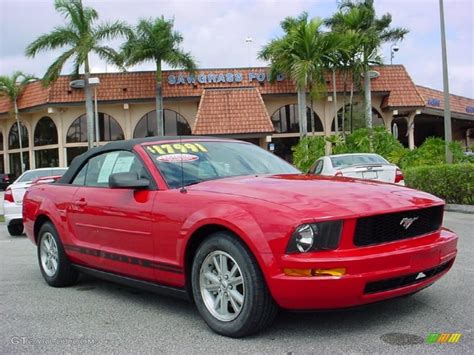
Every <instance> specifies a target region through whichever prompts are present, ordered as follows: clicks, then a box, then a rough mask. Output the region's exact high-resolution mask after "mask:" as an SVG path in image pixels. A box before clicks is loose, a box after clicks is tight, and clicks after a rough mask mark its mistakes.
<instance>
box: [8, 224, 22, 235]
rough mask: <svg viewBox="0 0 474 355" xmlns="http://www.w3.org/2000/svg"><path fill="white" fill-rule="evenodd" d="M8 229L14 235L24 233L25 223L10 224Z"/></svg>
mask: <svg viewBox="0 0 474 355" xmlns="http://www.w3.org/2000/svg"><path fill="white" fill-rule="evenodd" d="M7 229H8V233H10V235H11V236H12V237H18V236H20V235H22V234H23V223H15V224H10V225H8V226H7Z"/></svg>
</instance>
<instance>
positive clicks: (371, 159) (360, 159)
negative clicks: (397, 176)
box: [331, 154, 389, 168]
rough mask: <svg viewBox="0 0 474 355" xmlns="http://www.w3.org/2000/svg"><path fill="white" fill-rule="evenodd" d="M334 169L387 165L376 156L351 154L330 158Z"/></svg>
mask: <svg viewBox="0 0 474 355" xmlns="http://www.w3.org/2000/svg"><path fill="white" fill-rule="evenodd" d="M331 163H332V166H333V167H334V168H343V167H345V166H351V165H370V164H389V163H388V162H387V161H386V160H385V159H384V158H382V157H381V156H380V155H376V154H360V155H359V154H352V155H343V156H338V157H331Z"/></svg>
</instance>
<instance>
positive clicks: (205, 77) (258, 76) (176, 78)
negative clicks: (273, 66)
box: [168, 72, 284, 85]
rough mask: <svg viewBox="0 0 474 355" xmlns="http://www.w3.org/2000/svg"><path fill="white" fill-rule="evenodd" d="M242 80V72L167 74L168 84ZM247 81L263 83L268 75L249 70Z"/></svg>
mask: <svg viewBox="0 0 474 355" xmlns="http://www.w3.org/2000/svg"><path fill="white" fill-rule="evenodd" d="M283 79H284V77H283V75H278V76H277V77H276V81H282V80H283ZM243 80H244V74H242V73H225V72H223V73H209V74H198V75H194V74H188V75H173V74H171V75H169V76H168V84H169V85H185V84H189V85H192V84H196V82H197V83H199V84H214V83H228V84H232V83H241V82H242V81H243ZM247 80H248V82H253V81H258V82H260V83H263V82H265V81H269V78H268V75H267V73H265V72H250V73H248V76H247Z"/></svg>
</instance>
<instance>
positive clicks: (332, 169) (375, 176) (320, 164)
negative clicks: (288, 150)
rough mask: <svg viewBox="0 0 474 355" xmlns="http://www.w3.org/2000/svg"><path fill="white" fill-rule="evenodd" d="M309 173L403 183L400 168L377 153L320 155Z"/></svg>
mask: <svg viewBox="0 0 474 355" xmlns="http://www.w3.org/2000/svg"><path fill="white" fill-rule="evenodd" d="M309 172H310V173H311V174H317V175H326V176H345V177H351V178H359V179H370V180H378V181H384V182H390V183H395V184H399V185H405V181H404V177H403V173H402V171H401V170H400V168H399V167H398V166H396V165H394V164H391V163H389V162H388V161H387V160H385V159H384V158H383V157H381V156H380V155H378V154H370V153H353V154H337V155H329V156H325V157H321V158H319V159H318V160H316V162H315V163H314V164H313V166H312V167H311V169H310V171H309Z"/></svg>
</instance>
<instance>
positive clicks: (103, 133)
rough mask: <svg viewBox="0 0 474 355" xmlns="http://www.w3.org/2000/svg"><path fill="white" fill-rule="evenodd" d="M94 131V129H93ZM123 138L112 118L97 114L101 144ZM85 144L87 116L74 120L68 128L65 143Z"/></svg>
mask: <svg viewBox="0 0 474 355" xmlns="http://www.w3.org/2000/svg"><path fill="white" fill-rule="evenodd" d="M94 131H95V129H94ZM124 138H125V135H124V134H123V130H122V127H120V125H119V124H118V122H117V121H116V120H115V118H113V117H112V116H110V115H108V114H106V113H103V112H99V140H100V141H101V142H107V141H120V140H123V139H124ZM81 142H87V115H86V114H83V115H82V116H80V117H78V118H76V119H75V120H74V122H73V123H72V124H71V126H69V129H68V131H67V136H66V143H81Z"/></svg>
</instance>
